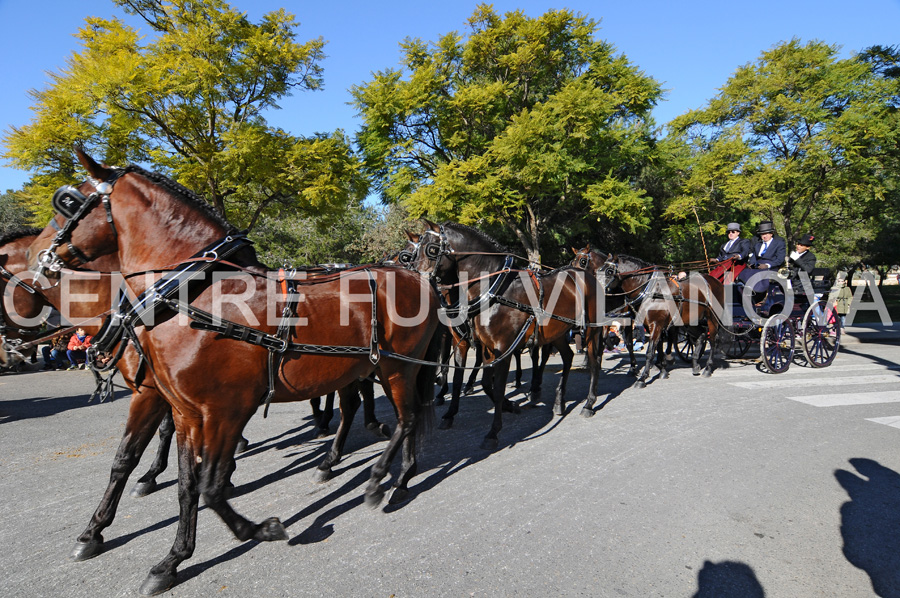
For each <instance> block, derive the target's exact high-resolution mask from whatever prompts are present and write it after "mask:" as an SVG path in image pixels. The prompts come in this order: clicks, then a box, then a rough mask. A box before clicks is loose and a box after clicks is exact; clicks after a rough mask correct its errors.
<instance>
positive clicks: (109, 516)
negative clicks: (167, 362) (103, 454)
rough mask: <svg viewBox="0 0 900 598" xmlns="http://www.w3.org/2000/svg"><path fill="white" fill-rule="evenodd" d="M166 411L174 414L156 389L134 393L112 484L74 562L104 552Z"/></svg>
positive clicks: (73, 555)
mask: <svg viewBox="0 0 900 598" xmlns="http://www.w3.org/2000/svg"><path fill="white" fill-rule="evenodd" d="M167 412H168V413H170V414H171V412H172V411H171V409H170V408H169V405H168V404H167V403H166V402H165V401H163V400H162V398H161V397H160V396H159V394H158V393H157V392H156V390H155V389H152V388H147V387H143V388H142V389H141V391H136V392H134V393H133V394H132V396H131V405H130V406H129V408H128V420H127V421H126V423H125V434H124V435H123V436H122V441H121V442H120V443H119V448H118V450H117V451H116V457H115V459H114V460H113V465H112V470H111V471H110V474H109V485H108V486H107V487H106V492H104V493H103V498H101V499H100V504H99V505H98V506H97V509H96V510H95V511H94V514H93V516H92V517H91V521H90V523H88V526H87V529H85V530H84V532H82V533H81V535H80V536H78V539H77V540H76V542H75V548H74V549H73V550H72V553H71V555H70V557H69V558H70V559H71V560H73V561H84V560H87V559H89V558H92V557H95V556H97V555H98V554H100V553H101V552H103V535H102V532H103V530H104V529H106V528H107V527H109V526H110V525H112V522H113V519H115V517H116V509H117V508H118V506H119V499H121V498H122V492H124V490H125V484H126V483H127V482H128V476H129V475H131V472H133V471H134V469H135V467H137V464H138V461H140V458H141V455H142V454H143V453H144V450H145V449H146V448H147V445H148V444H150V440H152V439H153V433H154V432H156V428H157V427H158V426H159V424H160V422H161V421H162V419H163V418H164V417H165V415H166V413H167Z"/></svg>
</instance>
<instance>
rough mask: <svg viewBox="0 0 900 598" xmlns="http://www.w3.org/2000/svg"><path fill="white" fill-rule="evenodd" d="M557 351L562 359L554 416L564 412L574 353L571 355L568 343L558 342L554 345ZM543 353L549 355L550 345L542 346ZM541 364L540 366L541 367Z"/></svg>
mask: <svg viewBox="0 0 900 598" xmlns="http://www.w3.org/2000/svg"><path fill="white" fill-rule="evenodd" d="M555 346H556V348H557V349H558V350H559V356H560V357H561V358H562V366H563V371H562V376H560V378H559V384H558V385H557V387H556V398H555V399H554V401H553V413H554V414H555V415H563V414H564V413H565V412H566V383H567V382H568V380H569V371H570V370H571V369H572V357H573V356H574V353H572V349H571V348H570V347H569V343H568V342H565V341H564V342H560V343H558V344H556V345H555ZM543 349H544V351H543V352H545V353H547V355H548V356H549V355H550V345H544V347H543ZM543 365H544V364H543V362H542V363H541V366H542V367H543Z"/></svg>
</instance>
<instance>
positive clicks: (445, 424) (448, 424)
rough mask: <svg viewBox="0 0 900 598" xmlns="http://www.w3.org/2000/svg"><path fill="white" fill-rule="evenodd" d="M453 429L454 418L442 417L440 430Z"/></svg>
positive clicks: (439, 425)
mask: <svg viewBox="0 0 900 598" xmlns="http://www.w3.org/2000/svg"><path fill="white" fill-rule="evenodd" d="M452 427H453V418H452V417H442V418H441V423H439V424H438V430H449V429H450V428H452Z"/></svg>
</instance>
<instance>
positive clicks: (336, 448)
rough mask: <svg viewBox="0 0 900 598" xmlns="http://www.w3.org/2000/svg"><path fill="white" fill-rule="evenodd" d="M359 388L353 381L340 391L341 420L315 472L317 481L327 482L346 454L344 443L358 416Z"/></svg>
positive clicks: (314, 478)
mask: <svg viewBox="0 0 900 598" xmlns="http://www.w3.org/2000/svg"><path fill="white" fill-rule="evenodd" d="M357 390H358V389H357V383H353V384H350V385H348V386H347V387H346V388H342V389H341V390H340V391H339V392H338V394H339V395H340V398H341V405H340V408H341V420H340V422H339V423H338V429H337V432H335V434H334V440H332V442H331V449H330V450H329V451H328V454H327V455H325V458H324V459H322V462H321V463H319V465H318V467H316V471H315V473H314V474H313V480H314V481H316V482H325V481H327V480H329V479H331V476H332V471H331V468H332V467H334V466H335V465H337V464H338V463H340V461H341V456H343V454H344V443H346V442H347V436H348V435H349V434H350V426H351V425H353V418H354V417H355V416H356V412H357V410H358V409H359V405H360V399H359V392H358V391H357Z"/></svg>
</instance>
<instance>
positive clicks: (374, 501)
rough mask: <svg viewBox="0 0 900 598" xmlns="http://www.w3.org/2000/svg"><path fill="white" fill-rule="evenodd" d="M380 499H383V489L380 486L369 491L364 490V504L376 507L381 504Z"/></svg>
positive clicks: (371, 507)
mask: <svg viewBox="0 0 900 598" xmlns="http://www.w3.org/2000/svg"><path fill="white" fill-rule="evenodd" d="M382 499H384V490H382V489H381V487H380V486H379V487H378V488H376V489H375V490H373V491H371V492H366V505H367V506H368V507H369V508H370V509H377V508H378V507H379V506H381V501H382Z"/></svg>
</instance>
